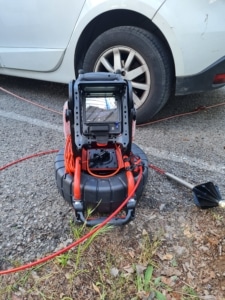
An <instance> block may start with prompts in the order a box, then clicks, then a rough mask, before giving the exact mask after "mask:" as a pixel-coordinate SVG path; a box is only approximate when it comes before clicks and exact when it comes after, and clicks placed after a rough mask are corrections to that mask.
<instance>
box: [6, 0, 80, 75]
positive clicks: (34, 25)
mask: <svg viewBox="0 0 225 300" xmlns="http://www.w3.org/2000/svg"><path fill="white" fill-rule="evenodd" d="M84 2H85V0H79V1H73V0H64V1H62V0H61V1H57V5H56V4H55V1H54V0H48V1H44V0H29V1H26V0H18V1H6V0H0V7H4V11H3V10H1V11H0V57H1V66H2V67H4V68H10V69H19V70H31V71H38V72H40V71H43V72H52V71H54V70H56V69H57V67H58V66H59V65H60V62H61V61H62V59H63V55H64V53H65V50H66V48H67V46H68V43H69V41H70V38H71V36H72V32H73V29H74V26H75V23H76V21H77V19H78V17H79V14H80V11H81V9H82V6H83V4H84Z"/></svg>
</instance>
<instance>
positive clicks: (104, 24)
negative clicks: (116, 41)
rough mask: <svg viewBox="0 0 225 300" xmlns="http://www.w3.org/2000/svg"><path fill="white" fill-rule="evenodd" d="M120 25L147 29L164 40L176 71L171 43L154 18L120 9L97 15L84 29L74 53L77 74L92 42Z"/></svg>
mask: <svg viewBox="0 0 225 300" xmlns="http://www.w3.org/2000/svg"><path fill="white" fill-rule="evenodd" d="M115 15H116V19H115ZM119 26H135V27H139V28H140V29H145V30H147V31H149V32H152V33H153V34H154V35H156V36H157V37H158V38H159V39H160V40H161V41H162V42H163V44H164V47H165V49H166V51H168V55H169V56H170V59H171V66H172V68H173V72H174V70H175V67H174V59H173V55H172V52H171V49H170V47H169V44H168V42H167V40H166V38H165V36H164V35H163V33H162V32H161V31H160V30H159V29H158V28H157V27H156V25H155V24H154V23H153V22H152V20H150V19H148V18H147V17H146V16H144V15H142V14H140V13H138V12H134V11H130V10H124V9H118V10H110V11H108V12H105V13H103V14H101V15H99V16H97V17H96V18H94V19H93V20H92V21H91V22H90V23H89V24H87V26H86V27H85V28H84V29H83V31H82V34H81V35H80V37H79V39H78V42H77V44H76V49H75V55H74V66H75V74H76V76H77V75H78V71H79V69H82V65H83V60H84V57H85V54H86V52H87V50H88V48H89V47H90V45H91V44H92V42H93V41H94V40H95V39H96V38H97V37H98V36H99V35H101V34H102V33H103V32H104V31H106V30H108V29H112V28H114V27H119Z"/></svg>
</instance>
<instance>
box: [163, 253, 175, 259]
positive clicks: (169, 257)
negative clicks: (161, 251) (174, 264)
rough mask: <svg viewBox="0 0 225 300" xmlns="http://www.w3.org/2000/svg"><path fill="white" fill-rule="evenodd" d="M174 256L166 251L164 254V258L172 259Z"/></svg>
mask: <svg viewBox="0 0 225 300" xmlns="http://www.w3.org/2000/svg"><path fill="white" fill-rule="evenodd" d="M172 258H173V255H172V254H171V253H166V254H165V255H163V257H162V260H171V259H172Z"/></svg>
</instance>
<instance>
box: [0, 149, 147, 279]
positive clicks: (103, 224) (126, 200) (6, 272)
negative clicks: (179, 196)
mask: <svg viewBox="0 0 225 300" xmlns="http://www.w3.org/2000/svg"><path fill="white" fill-rule="evenodd" d="M57 151H58V150H50V151H45V152H39V153H36V154H33V155H29V156H27V157H24V158H21V159H18V160H17V161H14V162H11V163H9V164H7V165H5V166H3V167H1V168H0V170H4V169H6V168H8V167H10V166H12V165H15V164H17V163H19V162H22V161H24V160H26V159H30V158H32V157H36V156H41V155H46V154H50V153H55V152H57ZM139 170H140V173H139V176H138V180H137V182H136V184H135V186H134V188H133V190H132V191H131V192H130V195H128V196H127V198H126V199H125V200H124V201H123V203H122V204H121V205H120V206H119V207H118V208H117V209H116V210H115V211H114V212H113V213H112V214H111V215H110V216H109V217H108V218H106V219H105V220H104V221H103V222H102V223H101V224H99V225H98V226H97V227H95V228H93V229H92V230H91V231H89V232H88V233H87V234H85V235H84V236H83V237H81V238H79V239H78V240H77V241H75V242H73V243H72V244H70V245H68V246H67V247H65V248H63V249H61V250H59V251H57V252H55V253H52V254H50V255H48V256H46V257H43V258H41V259H38V260H36V261H34V262H31V263H28V264H26V265H23V266H20V267H17V268H13V269H9V270H3V271H0V275H6V274H10V273H16V272H19V271H23V270H26V269H29V268H32V267H34V266H37V265H39V264H41V263H44V262H47V261H49V260H51V259H53V258H55V257H56V256H58V255H61V254H63V253H65V252H67V251H68V250H70V249H71V248H74V247H76V246H77V245H79V244H80V243H82V242H83V241H85V240H86V239H88V238H89V237H90V236H92V235H93V234H94V233H95V232H97V231H98V230H99V229H101V228H102V227H103V226H105V225H106V224H107V223H108V222H109V221H110V220H111V219H112V218H114V217H115V216H116V215H117V214H118V213H119V212H120V211H121V210H122V209H123V207H124V206H125V205H126V204H127V202H128V201H129V199H130V198H131V195H133V194H134V192H135V191H136V189H137V187H138V185H139V183H140V181H141V178H142V168H141V167H140V166H139Z"/></svg>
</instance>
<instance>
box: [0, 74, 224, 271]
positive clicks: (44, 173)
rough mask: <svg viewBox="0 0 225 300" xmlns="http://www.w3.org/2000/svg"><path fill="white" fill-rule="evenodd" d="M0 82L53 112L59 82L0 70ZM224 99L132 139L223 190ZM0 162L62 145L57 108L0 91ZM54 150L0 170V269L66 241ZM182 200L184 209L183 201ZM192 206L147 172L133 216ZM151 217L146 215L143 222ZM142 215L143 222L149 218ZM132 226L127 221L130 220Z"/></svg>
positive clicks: (175, 104) (172, 108)
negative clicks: (48, 153) (212, 182)
mask: <svg viewBox="0 0 225 300" xmlns="http://www.w3.org/2000/svg"><path fill="white" fill-rule="evenodd" d="M0 80H1V81H0V86H2V87H3V88H6V89H9V90H10V91H12V92H13V93H16V94H18V95H20V96H22V97H25V98H28V99H30V100H33V101H35V102H36V103H39V104H42V105H46V106H47V107H49V108H52V109H55V110H57V111H59V112H61V110H62V106H63V103H64V101H66V99H67V86H65V85H60V84H54V83H46V82H41V81H40V82H39V81H32V80H27V79H17V78H10V77H7V76H1V79H0ZM224 98H225V89H224V88H223V89H221V90H218V91H214V92H209V93H205V94H204V95H194V96H185V97H177V98H174V99H171V101H170V103H168V105H167V106H166V107H165V109H163V111H162V112H161V113H160V114H159V115H158V116H157V118H161V117H164V116H170V115H173V114H176V113H181V112H185V111H190V110H192V109H194V108H196V107H197V106H201V105H212V104H215V103H219V102H220V103H222V102H223V101H224ZM224 113H225V106H221V107H220V108H215V109H211V110H207V111H203V112H200V113H199V114H194V115H190V116H185V117H183V118H176V119H173V120H170V121H164V122H161V123H156V124H154V125H151V126H146V127H141V128H137V132H136V139H135V141H136V143H137V144H138V145H139V146H141V147H143V149H144V150H145V151H146V153H147V154H148V157H149V161H150V162H153V163H154V164H155V165H157V166H159V167H162V168H164V169H165V170H166V171H169V172H171V173H174V174H176V175H177V176H180V177H183V178H185V179H187V180H188V181H190V182H191V183H196V184H197V183H201V182H205V181H208V179H209V178H210V180H212V181H215V182H216V183H217V184H218V185H219V186H220V189H221V192H222V194H225V183H224V174H225V169H224V166H225V164H224V162H225V160H224V152H225V150H224V148H225V135H224V122H225V121H224ZM0 128H1V146H0V154H1V157H0V166H3V165H4V164H6V163H8V162H11V161H13V160H16V159H18V158H21V157H24V156H26V155H30V154H32V153H37V152H40V151H46V150H49V149H60V148H62V147H63V144H64V139H63V132H62V116H61V115H59V114H57V113H51V112H49V111H46V110H43V109H40V108H38V107H36V106H33V105H31V104H28V103H26V102H23V101H21V100H18V99H16V98H15V97H13V96H11V95H8V94H6V93H4V92H2V91H0ZM54 158H55V154H50V155H46V156H42V157H37V158H32V159H30V160H27V161H24V162H22V163H20V164H17V165H15V166H12V167H10V168H8V169H6V170H4V171H2V172H1V178H0V209H1V219H0V250H1V251H0V269H5V268H7V267H10V266H12V265H15V264H16V263H25V262H29V261H33V260H35V259H37V258H39V257H42V256H45V255H47V254H48V253H51V252H54V251H55V250H56V249H59V248H60V247H63V246H65V245H67V244H69V243H71V242H72V240H71V238H70V225H69V222H70V220H72V219H73V217H74V212H73V210H72V209H71V208H70V207H69V206H68V205H67V204H65V202H64V200H63V199H62V197H61V196H60V195H59V193H58V191H57V189H56V184H55V178H54ZM184 207H185V209H183V208H184ZM189 208H190V209H193V201H192V195H191V193H190V191H189V190H187V189H186V188H184V187H178V186H177V185H176V184H175V183H173V182H171V181H169V180H167V179H165V178H164V177H163V176H161V175H158V174H156V173H155V172H154V171H153V170H150V172H149V179H148V184H147V187H146V189H145V192H144V195H143V199H142V200H141V201H140V203H139V204H138V207H137V217H136V219H135V222H136V223H135V224H137V225H138V226H139V227H142V226H143V224H145V223H146V222H149V220H150V219H151V218H150V216H152V212H156V211H157V212H158V213H159V214H161V216H162V219H163V214H164V212H167V213H168V212H171V214H172V213H173V212H174V211H176V216H177V214H178V215H179V211H182V209H183V213H185V211H187V210H188V209H189ZM150 223H151V222H150ZM150 223H149V226H150ZM131 226H132V225H131Z"/></svg>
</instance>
